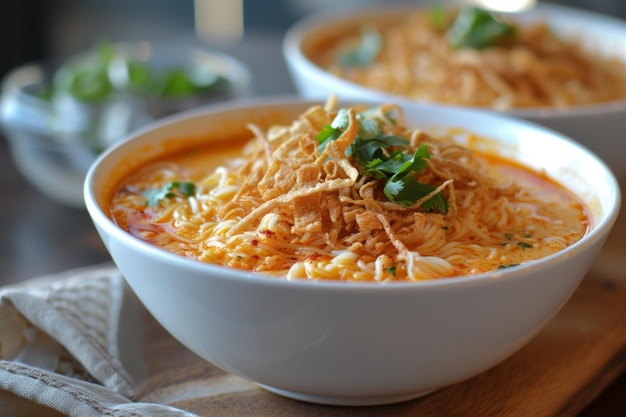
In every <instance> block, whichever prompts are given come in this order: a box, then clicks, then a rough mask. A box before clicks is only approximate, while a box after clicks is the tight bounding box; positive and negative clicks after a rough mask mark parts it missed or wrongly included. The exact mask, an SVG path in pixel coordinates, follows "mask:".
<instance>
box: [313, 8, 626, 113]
mask: <svg viewBox="0 0 626 417" xmlns="http://www.w3.org/2000/svg"><path fill="white" fill-rule="evenodd" d="M513 16H514V15H506V14H502V13H501V14H496V13H489V12H487V11H484V10H481V9H479V8H476V7H472V8H467V9H462V10H456V9H452V10H443V9H437V8H435V7H432V8H430V9H423V10H420V9H417V10H415V11H412V12H409V13H402V14H400V13H399V14H398V15H397V16H394V17H387V16H385V17H384V18H381V17H378V16H376V17H374V16H372V18H371V19H369V20H368V21H367V22H363V23H362V24H360V25H359V26H358V27H357V26H356V25H347V26H346V27H345V29H344V30H343V31H341V32H340V33H338V34H337V36H335V38H334V39H329V40H328V41H327V42H324V43H320V44H318V45H317V46H316V48H315V49H314V50H311V51H310V52H309V55H310V58H311V59H312V60H313V61H314V62H315V63H316V64H317V65H319V66H320V67H322V68H324V69H326V70H328V71H329V72H331V73H332V74H334V75H336V76H338V77H340V78H343V79H346V80H349V81H351V82H354V83H356V84H358V85H362V86H366V87H369V88H372V89H375V90H379V91H383V92H386V93H390V94H395V95H398V96H403V97H408V98H411V99H415V100H420V101H427V102H437V103H445V104H452V105H462V106H477V107H488V108H494V109H499V110H507V109H520V108H568V107H572V106H580V105H588V104H594V103H600V102H609V101H616V100H623V99H625V98H626V65H625V63H624V62H623V61H622V60H621V59H619V58H617V57H613V56H606V54H601V53H599V51H596V50H595V49H596V48H594V47H593V46H592V45H588V44H586V45H585V46H583V43H582V41H581V40H579V39H574V38H572V37H571V36H569V37H567V38H566V37H565V36H562V35H559V34H557V33H555V31H553V30H552V29H551V28H550V26H549V24H548V23H547V22H544V21H538V20H535V21H534V22H523V23H522V21H517V22H516V21H515V20H514V17H513ZM599 41H600V40H599ZM598 46H599V45H598Z"/></svg>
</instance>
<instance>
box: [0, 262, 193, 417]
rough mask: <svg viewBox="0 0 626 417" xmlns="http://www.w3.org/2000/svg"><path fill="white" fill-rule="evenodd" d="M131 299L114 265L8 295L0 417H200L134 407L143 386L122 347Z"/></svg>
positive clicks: (2, 302)
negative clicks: (123, 313)
mask: <svg viewBox="0 0 626 417" xmlns="http://www.w3.org/2000/svg"><path fill="white" fill-rule="evenodd" d="M129 294H130V291H129V289H128V287H127V286H126V285H125V281H124V279H123V277H122V276H121V275H120V273H119V271H118V270H117V269H116V268H115V267H113V266H109V265H106V266H97V267H91V268H82V269H77V270H72V271H67V272H64V273H61V274H55V275H51V276H46V277H41V278H37V279H33V280H29V281H26V282H24V283H21V284H18V285H14V286H8V287H4V288H0V403H1V404H3V405H2V407H0V415H2V416H4V415H7V416H9V415H10V416H19V415H36V414H33V413H35V412H38V413H40V414H38V415H44V412H45V410H56V411H57V412H58V413H61V415H67V416H76V417H100V416H137V417H140V416H156V417H158V416H172V417H177V416H185V417H191V416H194V414H191V413H188V412H185V411H183V410H179V409H176V408H173V407H169V406H165V405H159V404H150V403H138V402H134V401H132V398H133V396H134V395H135V393H136V390H137V387H138V386H139V384H140V383H141V381H136V380H134V379H133V377H132V376H131V375H130V374H129V372H128V371H127V370H126V369H125V368H124V365H123V364H122V361H121V359H120V352H119V340H118V334H119V330H120V317H121V311H122V306H123V304H124V303H125V302H127V300H128V299H129V298H130V297H129ZM37 407H39V408H37ZM34 410H38V411H34ZM58 413H56V414H55V415H58ZM45 415H47V414H45Z"/></svg>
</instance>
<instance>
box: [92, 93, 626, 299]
mask: <svg viewBox="0 0 626 417" xmlns="http://www.w3.org/2000/svg"><path fill="white" fill-rule="evenodd" d="M322 102H323V100H314V99H313V100H307V99H301V98H299V97H296V96H293V95H277V96H266V97H247V98H242V99H240V100H237V101H229V102H222V103H216V104H211V105H207V106H203V107H199V108H195V109H191V110H187V111H183V112H180V113H178V114H173V115H170V116H167V117H164V118H162V119H159V120H156V121H153V122H151V123H148V124H146V125H144V126H142V127H141V128H139V129H137V130H136V131H134V132H131V133H130V134H129V135H127V138H125V139H124V140H122V141H120V142H118V143H117V144H115V145H113V146H111V147H109V148H108V149H106V150H105V151H104V152H102V153H101V154H100V155H99V156H98V157H97V158H96V160H95V162H94V163H93V164H92V165H91V167H90V169H89V170H88V172H87V174H86V177H85V180H84V182H83V195H84V200H85V207H86V209H87V212H88V213H89V215H90V217H91V219H92V221H93V223H94V225H95V226H96V228H102V229H103V230H105V232H106V233H107V234H108V235H109V236H112V237H113V238H114V239H117V240H119V241H121V242H123V244H124V245H130V246H135V247H136V248H137V249H138V250H140V251H141V252H143V253H145V254H146V255H147V256H148V257H150V258H152V259H160V260H161V261H163V260H166V261H167V262H168V263H171V264H173V265H178V266H180V267H181V268H182V269H183V270H185V269H192V270H194V271H195V272H199V273H203V274H204V275H206V276H207V278H209V277H210V278H211V279H219V280H221V279H227V280H236V281H238V282H239V283H244V282H245V283H247V284H246V285H249V284H250V283H254V284H255V285H262V286H267V285H269V286H294V288H297V287H296V286H305V287H310V288H312V289H319V290H324V289H331V290H332V291H338V290H339V291H348V292H351V291H406V290H407V289H408V288H422V289H431V290H437V289H439V288H442V287H443V288H446V287H449V286H454V287H458V286H470V285H483V284H486V283H489V282H493V281H494V279H495V280H496V281H506V280H509V279H518V278H520V277H521V278H523V277H524V276H526V274H527V271H528V270H532V271H535V273H536V272H537V271H540V270H542V269H545V268H549V267H551V266H553V265H554V264H561V263H563V262H566V261H567V259H568V258H570V257H573V256H575V255H576V254H577V253H578V252H580V251H582V250H584V249H586V248H588V247H589V246H593V245H594V244H596V243H598V241H600V243H602V242H603V241H604V239H605V238H606V237H607V236H608V234H609V232H610V230H611V228H612V227H613V224H614V223H615V221H616V219H617V217H618V215H619V211H620V206H621V191H620V186H619V183H618V181H617V179H616V177H615V176H614V174H613V173H612V171H611V170H610V169H609V168H608V166H607V165H606V163H604V162H603V161H602V160H601V159H600V158H599V157H598V156H597V155H595V154H594V153H592V152H590V151H589V150H588V149H587V148H586V147H584V146H583V145H581V144H579V143H577V142H576V141H573V140H572V139H570V138H569V137H567V136H565V135H563V134H561V133H559V132H556V131H553V130H552V129H549V128H546V127H544V126H541V125H538V124H536V123H534V122H529V121H526V120H521V119H517V118H513V117H510V116H507V115H502V114H497V113H493V112H486V111H480V110H473V109H451V108H443V107H439V106H432V105H426V104H423V105H420V106H419V107H421V109H422V110H424V111H431V112H439V113H446V114H450V113H452V114H453V115H454V114H455V113H456V114H469V115H472V116H473V117H474V116H475V117H480V118H483V119H486V120H491V121H494V122H498V123H508V124H511V123H512V124H514V125H515V126H518V127H521V128H523V129H530V130H533V131H539V132H540V131H543V132H544V133H547V134H549V135H551V136H552V137H554V138H555V139H557V140H559V141H565V142H566V143H567V144H568V146H571V147H574V148H577V150H578V151H580V152H583V153H585V155H586V156H587V157H588V158H590V159H591V160H595V162H596V163H597V164H598V166H600V167H601V169H603V170H604V171H605V176H606V178H607V179H608V180H609V183H608V184H607V186H608V187H609V188H610V190H611V196H610V203H609V204H608V207H609V208H608V209H607V210H606V213H605V214H604V215H603V216H602V217H601V218H600V219H598V220H597V222H596V223H595V224H594V225H593V227H592V228H591V230H589V231H588V232H587V233H586V234H585V235H584V236H583V237H582V238H581V239H580V240H579V241H577V242H575V243H573V244H572V245H570V246H568V247H566V248H564V249H562V250H560V251H558V252H556V253H553V254H551V255H548V256H546V257H544V258H541V259H538V260H536V261H533V262H529V263H528V264H527V265H526V266H523V267H521V266H520V267H516V268H507V269H503V270H495V271H490V272H486V273H480V274H474V275H466V276H454V277H446V278H437V279H428V280H422V281H394V282H378V281H365V282H360V281H344V280H310V279H286V278H284V277H276V276H271V275H267V274H262V273H254V272H251V271H246V270H239V269H234V268H230V267H225V266H221V265H216V264H211V263H207V262H203V261H199V260H197V259H194V258H187V257H184V256H181V255H177V254H174V253H171V252H169V251H167V250H165V249H162V248H160V247H157V246H154V245H152V244H150V243H147V242H145V241H142V240H140V239H138V238H136V237H135V236H133V235H131V234H130V233H128V232H127V231H125V230H123V229H122V228H120V227H119V226H117V225H116V224H115V223H114V222H113V221H112V220H111V219H110V218H109V217H108V216H107V214H105V212H104V210H103V209H102V208H101V207H100V205H99V203H98V198H97V196H96V193H95V189H94V182H95V179H96V177H97V176H99V175H103V173H101V172H100V170H101V167H102V165H103V163H104V162H105V161H108V160H109V159H115V158H116V154H120V156H123V155H124V154H125V148H128V147H132V146H133V142H134V141H136V140H140V139H141V138H142V137H145V136H149V135H151V134H152V133H153V132H154V131H157V130H159V129H162V128H164V127H168V126H175V125H177V124H186V123H189V122H190V121H191V120H195V119H202V118H203V117H205V116H207V115H217V114H220V113H224V112H239V111H244V110H246V109H251V108H256V109H260V110H271V109H277V108H285V107H288V108H292V107H294V106H302V108H306V106H309V105H311V104H321V103H322ZM357 102H358V103H361V104H368V103H370V104H376V103H378V104H380V103H381V102H380V101H377V100H343V101H340V103H357ZM412 108H413V109H415V108H416V106H413V107H412ZM116 165H119V161H118V162H117V163H116ZM216 270H217V271H220V272H221V273H220V274H211V272H215V271H216Z"/></svg>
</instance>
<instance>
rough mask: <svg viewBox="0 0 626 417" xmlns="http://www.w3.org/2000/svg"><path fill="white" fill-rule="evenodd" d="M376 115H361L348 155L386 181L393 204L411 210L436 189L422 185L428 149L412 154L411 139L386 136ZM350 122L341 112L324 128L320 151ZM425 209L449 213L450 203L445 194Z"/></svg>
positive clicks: (423, 147) (386, 191)
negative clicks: (419, 175) (409, 148)
mask: <svg viewBox="0 0 626 417" xmlns="http://www.w3.org/2000/svg"><path fill="white" fill-rule="evenodd" d="M373 115H374V112H372V111H371V110H370V111H365V112H362V113H359V114H358V115H357V123H358V135H357V137H356V138H355V140H354V142H353V143H352V146H350V147H349V148H348V149H347V150H346V153H347V154H348V156H352V157H354V159H355V160H356V161H357V162H358V163H359V164H360V165H361V166H362V167H363V169H362V170H361V175H369V176H372V177H374V178H375V179H377V180H380V181H384V183H385V186H384V188H383V192H384V194H385V196H386V197H387V199H388V200H389V201H392V202H395V203H398V204H400V205H402V206H404V207H410V206H412V205H413V204H415V203H416V202H417V201H419V200H421V199H423V198H424V197H426V196H428V195H429V194H431V193H433V191H435V190H436V187H433V186H432V185H429V184H422V183H420V182H419V181H418V180H417V176H416V175H418V174H420V173H422V171H423V170H424V169H425V168H426V167H427V162H426V159H428V158H430V154H429V153H428V149H427V147H426V145H421V146H420V147H419V148H418V149H417V150H415V152H414V153H412V154H411V153H408V152H407V151H408V145H409V140H408V139H406V138H403V137H400V136H395V135H387V134H385V133H384V132H383V131H382V129H381V127H380V125H379V122H378V121H377V120H376V119H375V118H374V117H373ZM385 117H391V116H389V115H385ZM390 120H391V119H390ZM348 123H349V121H348V111H347V109H341V110H339V111H338V112H337V116H336V117H335V119H334V120H333V121H332V122H331V124H330V125H327V126H324V128H322V130H321V131H320V132H319V133H318V134H317V135H316V137H315V139H316V140H317V142H318V143H319V149H320V151H321V150H323V149H324V147H325V146H326V144H327V143H328V142H329V141H331V140H336V139H337V138H338V137H339V136H340V135H341V133H342V132H343V131H344V130H345V129H346V128H347V126H348ZM421 207H422V208H423V209H424V210H426V211H433V210H434V209H438V210H439V211H440V212H442V213H446V212H447V211H448V201H447V200H446V199H445V197H444V196H443V194H441V193H437V194H435V195H434V196H432V197H431V198H429V199H428V200H426V201H424V202H423V203H422V204H421Z"/></svg>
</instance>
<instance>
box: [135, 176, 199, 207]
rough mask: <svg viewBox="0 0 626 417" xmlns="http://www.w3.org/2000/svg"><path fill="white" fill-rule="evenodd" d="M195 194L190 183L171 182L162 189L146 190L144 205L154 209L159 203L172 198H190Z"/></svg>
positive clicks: (193, 187)
mask: <svg viewBox="0 0 626 417" xmlns="http://www.w3.org/2000/svg"><path fill="white" fill-rule="evenodd" d="M195 192H196V186H195V184H194V183H192V182H180V181H172V182H169V183H167V184H165V185H163V186H162V187H159V188H152V189H149V190H146V191H145V192H144V193H143V195H144V197H146V198H147V201H146V205H148V206H149V207H156V206H158V205H159V203H160V202H161V201H164V200H166V199H168V198H174V197H191V196H193V195H194V193H195Z"/></svg>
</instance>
